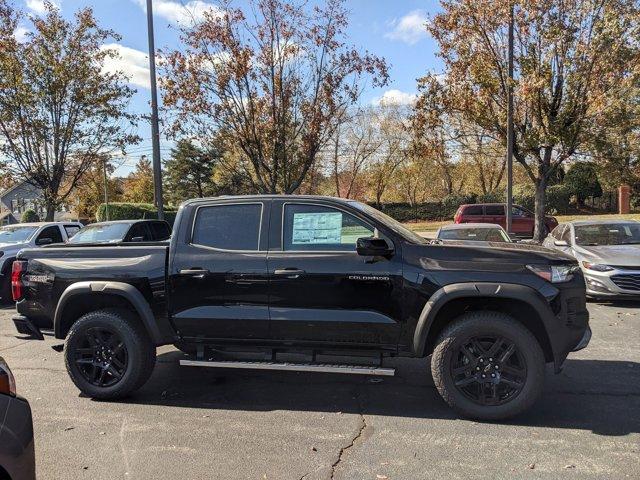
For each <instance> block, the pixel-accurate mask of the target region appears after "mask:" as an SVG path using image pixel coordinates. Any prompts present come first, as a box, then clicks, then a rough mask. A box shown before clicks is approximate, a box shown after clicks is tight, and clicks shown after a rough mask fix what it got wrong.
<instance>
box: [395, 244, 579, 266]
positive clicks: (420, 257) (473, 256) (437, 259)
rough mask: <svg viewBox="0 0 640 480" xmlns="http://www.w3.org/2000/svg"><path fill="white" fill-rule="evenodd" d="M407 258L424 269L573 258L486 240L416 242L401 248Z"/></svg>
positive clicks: (554, 262) (551, 262)
mask: <svg viewBox="0 0 640 480" xmlns="http://www.w3.org/2000/svg"><path fill="white" fill-rule="evenodd" d="M403 254H404V255H405V257H406V258H407V260H408V261H409V262H411V263H414V264H416V265H420V266H421V267H422V268H425V269H430V270H432V269H456V270H457V269H461V268H463V269H474V268H478V269H480V270H485V271H486V270H496V271H505V270H521V269H522V268H523V267H524V266H525V265H557V264H566V263H572V264H575V263H576V260H575V259H574V258H573V257H571V256H569V255H567V254H565V253H563V252H559V251H556V250H551V249H549V248H545V247H540V246H538V245H531V244H518V243H498V242H487V243H483V244H482V245H477V246H476V245H469V244H468V243H467V244H464V243H461V244H459V245H458V244H454V243H452V242H449V243H447V244H444V245H415V244H412V245H410V246H408V248H405V249H403Z"/></svg>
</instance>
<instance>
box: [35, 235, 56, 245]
mask: <svg viewBox="0 0 640 480" xmlns="http://www.w3.org/2000/svg"><path fill="white" fill-rule="evenodd" d="M52 243H53V238H49V237H45V238H38V239H37V240H36V245H51V244H52Z"/></svg>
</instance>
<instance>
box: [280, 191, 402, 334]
mask: <svg viewBox="0 0 640 480" xmlns="http://www.w3.org/2000/svg"><path fill="white" fill-rule="evenodd" d="M375 233H376V229H375V228H374V226H372V225H371V224H370V223H368V222H367V221H366V220H364V219H363V218H362V217H360V216H359V215H357V214H356V213H355V212H349V211H347V210H343V209H340V208H338V207H336V206H334V205H328V204H314V203H310V202H305V201H298V200H296V201H293V202H286V201H284V200H282V201H274V204H273V213H272V216H271V231H270V247H269V257H268V265H269V274H270V278H271V285H270V289H271V290H270V292H271V295H270V297H271V301H270V314H271V338H272V339H273V340H276V341H285V342H289V341H291V342H329V343H331V344H332V345H335V344H336V343H337V342H344V343H347V344H358V345H389V346H393V345H396V344H397V341H398V338H399V334H400V324H399V323H398V319H399V317H400V315H399V311H400V302H401V295H400V290H401V284H402V275H401V273H402V265H401V253H400V252H399V251H397V250H396V254H395V255H394V256H393V257H391V258H390V259H383V258H376V259H375V261H374V259H372V258H367V257H362V256H360V255H358V253H357V252H356V240H357V239H358V238H360V237H369V236H372V235H374V234H375ZM388 241H390V240H388Z"/></svg>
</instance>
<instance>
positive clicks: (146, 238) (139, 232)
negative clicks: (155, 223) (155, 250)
mask: <svg viewBox="0 0 640 480" xmlns="http://www.w3.org/2000/svg"><path fill="white" fill-rule="evenodd" d="M138 237H142V241H143V242H150V241H151V237H150V235H149V229H148V228H147V225H146V224H145V223H136V224H134V225H133V226H132V227H131V228H130V229H129V231H128V232H127V236H126V237H125V241H126V242H131V241H133V239H134V238H138Z"/></svg>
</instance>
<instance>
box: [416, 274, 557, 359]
mask: <svg viewBox="0 0 640 480" xmlns="http://www.w3.org/2000/svg"><path fill="white" fill-rule="evenodd" d="M469 297H476V298H477V297H484V298H491V297H495V298H505V299H511V300H519V301H521V302H525V303H527V304H528V305H529V306H530V307H531V308H532V309H533V310H534V311H535V312H536V314H537V315H538V317H539V318H540V319H541V320H542V323H543V326H544V330H545V332H546V335H547V337H548V338H549V340H550V339H551V335H550V333H551V332H552V331H553V330H555V328H554V325H553V323H552V322H553V320H555V319H556V318H555V314H554V313H553V311H552V310H551V308H550V307H549V304H548V303H547V302H546V301H545V300H544V299H543V297H542V295H541V294H540V293H539V292H537V291H536V290H534V289H533V288H531V287H527V286H524V285H517V284H513V283H488V282H470V283H453V284H450V285H445V286H444V287H442V288H440V289H438V290H437V291H436V292H434V294H433V295H432V296H431V298H429V301H428V302H427V303H426V304H425V306H424V308H423V309H422V312H421V313H420V317H419V318H418V323H417V325H416V330H415V333H414V336H413V351H414V352H415V355H416V356H418V357H422V356H424V355H425V349H426V344H427V339H428V338H429V332H430V330H431V327H432V326H433V322H434V321H435V319H436V316H437V315H438V312H439V311H440V309H441V308H442V307H443V306H444V305H445V304H447V303H449V302H450V301H453V300H455V299H457V298H469ZM549 343H550V344H551V350H552V352H553V357H554V360H555V359H556V358H557V351H556V347H555V346H554V344H553V342H551V341H550V342H549Z"/></svg>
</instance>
